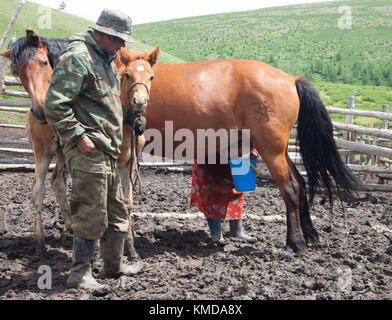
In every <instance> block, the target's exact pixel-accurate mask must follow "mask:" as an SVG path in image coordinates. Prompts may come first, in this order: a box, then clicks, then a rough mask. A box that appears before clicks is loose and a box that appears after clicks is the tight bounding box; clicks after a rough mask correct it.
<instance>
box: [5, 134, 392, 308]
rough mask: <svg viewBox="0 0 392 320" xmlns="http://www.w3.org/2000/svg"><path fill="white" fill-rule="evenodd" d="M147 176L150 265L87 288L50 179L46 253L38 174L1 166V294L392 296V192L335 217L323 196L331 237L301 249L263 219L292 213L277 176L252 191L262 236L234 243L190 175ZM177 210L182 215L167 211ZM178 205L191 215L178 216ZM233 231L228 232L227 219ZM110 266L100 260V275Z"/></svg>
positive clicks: (143, 227) (252, 225)
mask: <svg viewBox="0 0 392 320" xmlns="http://www.w3.org/2000/svg"><path fill="white" fill-rule="evenodd" d="M0 133H1V134H0V139H10V138H23V137H24V134H23V132H22V131H20V132H18V131H17V130H9V129H8V130H6V131H4V130H2V131H0ZM19 147H20V146H19ZM0 158H4V155H0ZM142 179H143V184H144V194H143V195H142V196H140V195H136V196H135V208H134V212H139V213H140V212H145V213H155V214H156V216H152V215H148V217H147V218H141V217H140V216H135V218H134V221H135V229H136V243H135V246H136V249H137V251H138V252H139V254H140V259H141V260H142V261H144V262H145V263H146V264H147V265H148V268H147V269H146V270H145V271H144V272H143V273H141V274H140V275H138V276H136V277H134V278H126V277H121V278H120V279H116V280H99V281H100V282H101V283H104V284H109V285H110V288H111V289H110V290H108V291H104V292H95V293H94V292H93V293H87V292H83V291H80V290H75V289H67V288H66V287H65V282H66V279H67V275H68V273H69V269H70V266H71V255H72V251H71V250H72V238H71V236H70V235H68V236H67V237H65V239H63V241H61V240H60V231H61V229H62V227H63V222H62V218H61V215H60V211H59V208H58V206H57V204H56V202H55V198H54V194H53V191H52V190H51V188H50V185H49V177H48V181H47V193H46V197H45V200H44V205H43V211H44V213H43V221H44V228H45V251H44V252H41V253H40V254H37V251H36V250H35V246H34V243H33V241H32V235H33V225H34V210H33V207H32V203H31V185H32V182H33V173H32V172H20V171H18V172H15V171H14V172H12V171H0V300H9V299H13V300H24V299H34V300H39V299H61V300H70V299H121V300H122V299H124V300H125V299H131V300H139V299H143V300H151V299H157V300H172V299H175V300H184V299H185V300H199V299H207V300H210V299H214V300H233V299H234V300H238V299H239V300H265V299H310V300H312V299H376V300H379V299H392V267H391V262H392V213H391V205H392V199H391V196H390V194H389V193H370V192H363V193H360V194H359V196H358V198H357V199H354V200H349V199H345V200H347V202H344V203H343V205H344V207H345V211H344V212H343V211H342V205H341V203H340V202H339V201H336V203H335V207H334V215H333V216H332V217H331V216H330V214H329V205H328V203H326V202H325V199H324V198H323V197H321V196H319V197H317V198H316V201H315V206H314V207H313V209H312V215H313V216H314V218H315V226H316V228H317V229H318V230H319V232H320V239H321V242H320V244H319V245H317V246H313V247H310V248H309V250H308V251H307V252H306V254H305V255H303V256H297V255H295V254H289V253H286V252H285V251H284V245H285V239H286V224H285V222H279V221H275V222H266V221H263V220H260V219H257V217H261V216H276V215H281V216H284V214H285V208H284V203H283V201H282V199H281V197H280V195H279V191H278V189H277V188H276V186H275V185H274V183H273V182H272V181H271V180H269V179H268V178H263V177H259V178H258V181H257V185H258V187H257V189H256V191H254V192H249V193H247V194H246V196H245V204H244V217H245V222H244V223H245V227H246V229H247V231H248V232H249V233H250V234H251V235H253V236H255V237H256V238H257V242H256V243H255V244H248V243H246V242H243V241H241V240H236V239H231V238H228V239H227V240H228V244H227V245H226V246H225V247H220V246H216V245H214V244H211V243H210V238H209V233H208V230H207V224H206V222H205V221H204V220H203V219H202V218H198V219H192V218H190V217H192V216H194V215H195V213H196V211H195V209H192V208H190V207H189V205H188V202H189V194H190V183H191V175H190V174H189V173H181V172H169V171H167V170H164V169H145V170H142ZM69 185H70V181H69ZM167 212H170V213H171V214H172V217H170V218H163V217H162V216H160V214H163V213H167ZM176 213H181V214H187V217H181V218H177V217H176V216H175V214H176ZM188 217H189V218H188ZM224 229H225V235H226V236H227V231H228V225H227V223H226V224H224ZM41 266H49V267H50V268H51V271H52V289H50V290H40V289H39V287H38V283H39V280H40V277H41V276H42V275H43V274H39V273H38V270H39V268H40V267H41ZM101 268H102V263H101V260H100V259H97V261H96V262H95V264H94V274H95V275H96V276H97V277H99V272H100V270H101ZM45 274H46V272H45Z"/></svg>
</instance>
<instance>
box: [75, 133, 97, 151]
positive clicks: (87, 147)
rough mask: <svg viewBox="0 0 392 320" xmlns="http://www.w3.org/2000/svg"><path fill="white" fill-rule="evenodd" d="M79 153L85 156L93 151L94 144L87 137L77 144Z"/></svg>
mask: <svg viewBox="0 0 392 320" xmlns="http://www.w3.org/2000/svg"><path fill="white" fill-rule="evenodd" d="M77 146H78V148H79V149H80V151H82V152H83V153H84V154H85V155H88V154H90V153H92V152H93V151H94V149H95V145H94V143H93V142H92V141H91V140H90V138H89V137H85V138H84V139H83V140H82V141H80V142H79V143H78V144H77Z"/></svg>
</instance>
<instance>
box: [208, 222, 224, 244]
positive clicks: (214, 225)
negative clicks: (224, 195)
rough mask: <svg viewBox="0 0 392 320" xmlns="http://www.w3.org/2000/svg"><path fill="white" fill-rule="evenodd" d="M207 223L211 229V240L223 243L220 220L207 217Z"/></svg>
mask: <svg viewBox="0 0 392 320" xmlns="http://www.w3.org/2000/svg"><path fill="white" fill-rule="evenodd" d="M207 223H208V226H209V228H210V231H211V239H212V241H213V242H217V243H219V244H221V245H224V244H225V239H223V234H222V223H221V221H220V220H215V219H207Z"/></svg>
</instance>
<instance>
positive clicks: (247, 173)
mask: <svg viewBox="0 0 392 320" xmlns="http://www.w3.org/2000/svg"><path fill="white" fill-rule="evenodd" d="M229 163H230V169H231V175H232V176H233V181H234V187H235V189H236V190H237V191H238V192H244V191H252V190H255V189H256V170H257V169H256V166H257V159H252V160H249V159H246V160H243V159H240V160H232V161H229Z"/></svg>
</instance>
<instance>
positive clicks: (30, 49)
mask: <svg viewBox="0 0 392 320" xmlns="http://www.w3.org/2000/svg"><path fill="white" fill-rule="evenodd" d="M66 45H67V41H65V40H57V39H46V38H40V37H39V36H38V35H36V34H35V33H34V31H32V30H26V37H23V38H20V39H18V40H17V41H16V43H15V45H14V46H13V48H11V49H9V50H6V51H4V52H1V53H0V55H1V56H3V57H6V58H8V59H10V60H11V61H12V72H13V73H14V74H15V75H17V76H18V77H19V78H20V80H21V82H22V85H23V87H24V88H25V89H26V91H27V92H28V93H29V95H30V99H31V104H32V106H33V112H34V115H35V116H36V117H37V118H38V119H40V120H42V121H44V120H45V116H44V113H43V109H42V107H43V105H44V103H45V95H46V92H47V91H48V88H49V81H50V77H51V76H52V73H53V68H54V62H55V60H56V58H57V56H58V55H59V54H60V53H61V52H62V51H63V49H64V48H65V47H66Z"/></svg>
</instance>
